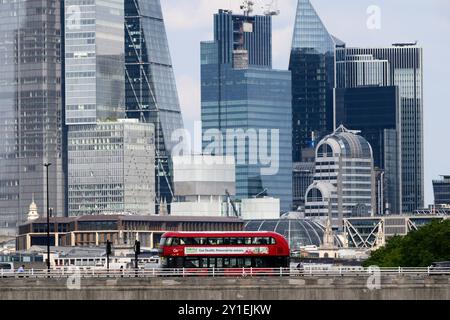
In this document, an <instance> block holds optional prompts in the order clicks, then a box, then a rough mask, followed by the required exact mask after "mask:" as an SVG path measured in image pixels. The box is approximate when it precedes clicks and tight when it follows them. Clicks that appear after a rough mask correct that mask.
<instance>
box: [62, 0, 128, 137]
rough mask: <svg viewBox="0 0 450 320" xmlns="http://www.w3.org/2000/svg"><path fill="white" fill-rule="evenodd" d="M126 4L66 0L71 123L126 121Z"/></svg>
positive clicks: (121, 0)
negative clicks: (120, 119)
mask: <svg viewBox="0 0 450 320" xmlns="http://www.w3.org/2000/svg"><path fill="white" fill-rule="evenodd" d="M123 24H124V0H108V1H101V0H65V55H66V58H65V88H66V125H68V126H69V134H70V131H71V130H72V127H71V126H72V125H79V124H96V123H97V121H104V120H114V119H118V118H124V117H125V71H124V64H125V63H124V54H125V49H124V41H123V39H124V27H123Z"/></svg>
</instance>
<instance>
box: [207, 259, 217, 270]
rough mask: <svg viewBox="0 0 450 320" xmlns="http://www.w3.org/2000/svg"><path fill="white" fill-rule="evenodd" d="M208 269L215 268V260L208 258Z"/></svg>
mask: <svg viewBox="0 0 450 320" xmlns="http://www.w3.org/2000/svg"><path fill="white" fill-rule="evenodd" d="M207 267H208V268H215V267H216V258H208V265H207Z"/></svg>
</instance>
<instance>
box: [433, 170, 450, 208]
mask: <svg viewBox="0 0 450 320" xmlns="http://www.w3.org/2000/svg"><path fill="white" fill-rule="evenodd" d="M433 190H434V204H435V206H441V207H447V208H448V207H450V176H442V178H441V179H440V180H433Z"/></svg>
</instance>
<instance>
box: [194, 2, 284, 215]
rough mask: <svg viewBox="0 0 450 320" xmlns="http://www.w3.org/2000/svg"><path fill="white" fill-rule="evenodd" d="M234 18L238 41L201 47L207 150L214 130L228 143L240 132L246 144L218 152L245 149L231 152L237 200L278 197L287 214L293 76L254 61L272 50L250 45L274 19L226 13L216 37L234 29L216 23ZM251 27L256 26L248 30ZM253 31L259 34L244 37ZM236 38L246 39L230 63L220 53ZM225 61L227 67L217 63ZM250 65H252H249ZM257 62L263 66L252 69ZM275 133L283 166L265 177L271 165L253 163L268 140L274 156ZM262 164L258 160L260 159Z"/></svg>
mask: <svg viewBox="0 0 450 320" xmlns="http://www.w3.org/2000/svg"><path fill="white" fill-rule="evenodd" d="M230 18H231V19H232V21H233V22H234V24H233V25H234V27H233V28H234V29H233V30H234V32H235V33H236V34H238V35H236V38H233V37H228V38H224V39H219V38H215V40H214V41H212V42H202V44H201V63H202V66H201V82H202V93H201V99H202V126H203V134H204V141H203V146H204V148H206V147H207V146H209V145H210V143H211V141H206V139H205V132H206V131H208V130H210V129H213V130H216V131H218V132H220V134H221V135H222V137H223V139H226V138H227V132H230V130H231V132H235V133H237V132H239V131H235V130H240V133H241V134H242V135H241V137H242V139H240V138H237V139H236V140H234V141H225V142H224V143H223V145H220V146H221V147H220V148H219V150H218V152H222V153H225V152H227V145H226V144H227V143H228V142H231V143H233V142H237V144H239V140H241V141H243V142H242V145H243V146H245V151H243V150H239V149H237V148H236V147H235V149H234V150H231V155H234V156H235V158H236V163H237V165H236V197H237V198H239V199H242V198H251V197H253V196H257V195H259V196H262V195H267V196H271V197H275V198H279V199H280V201H281V210H282V211H288V210H290V208H291V206H292V148H291V142H292V128H291V120H292V116H291V110H292V109H291V75H290V72H289V71H280V70H273V69H271V68H270V65H271V61H266V60H264V59H262V60H258V59H257V58H254V59H255V60H252V59H253V58H251V57H252V56H254V57H257V56H259V57H263V56H265V54H261V52H266V53H267V52H270V51H271V41H269V40H267V41H262V42H260V43H259V46H257V47H251V46H250V45H248V44H247V42H246V41H245V39H256V38H258V37H264V35H265V34H266V33H265V31H264V32H263V33H262V34H261V35H260V34H259V33H258V32H259V31H258V30H266V27H269V26H270V23H269V22H270V19H271V18H270V17H247V18H248V20H247V19H244V18H243V16H239V15H232V14H231V13H229V12H227V11H223V10H221V11H219V14H217V15H215V21H216V24H215V27H216V30H215V35H216V37H218V35H220V34H222V33H224V31H223V30H221V29H220V28H222V26H223V25H225V26H229V25H230V24H218V23H217V21H222V20H225V21H229V19H230ZM247 23H248V24H249V25H252V27H249V26H244V25H245V24H247ZM259 23H261V24H262V26H260V25H259ZM233 30H229V32H232V31H233ZM245 30H247V31H245ZM251 32H254V34H253V35H245V36H242V35H239V33H244V34H245V33H251ZM233 39H244V40H242V41H243V42H240V45H239V46H237V47H234V48H235V49H234V50H233V51H232V53H233V56H232V57H230V58H229V59H228V58H227V59H225V58H224V57H223V54H224V52H225V51H223V50H221V49H223V48H225V47H232V48H233V42H232V41H231V40H233ZM245 48H248V49H245ZM260 51H261V52H260ZM226 52H228V51H226ZM224 59H225V60H224ZM221 61H222V63H218V62H221ZM246 61H249V63H248V64H246ZM252 61H253V62H252ZM258 61H260V62H258ZM253 63H255V64H256V63H258V64H259V63H260V64H259V65H257V66H256V65H253V66H252V65H251V64H253ZM264 130H268V131H267V132H268V135H266V136H264V137H262V136H261V134H260V133H261V132H264ZM271 130H278V132H279V148H277V146H276V145H274V150H275V151H274V152H275V154H272V156H275V157H278V158H279V165H278V170H277V171H276V172H275V174H273V175H265V174H264V173H262V172H261V169H262V168H265V167H268V166H267V165H263V164H262V163H261V162H260V161H256V162H252V161H251V160H250V159H251V158H253V159H254V157H256V158H258V155H259V156H261V155H260V154H258V148H261V144H262V141H264V139H265V141H266V142H267V147H268V152H269V153H268V154H267V155H268V156H270V150H271V148H272V139H276V136H274V137H272V135H271ZM252 133H253V134H252ZM255 147H256V150H255ZM229 150H230V149H228V151H229ZM259 150H262V149H259ZM260 152H261V151H260ZM240 159H241V161H240ZM260 159H261V158H260V157H259V159H257V160H260ZM242 160H243V161H242Z"/></svg>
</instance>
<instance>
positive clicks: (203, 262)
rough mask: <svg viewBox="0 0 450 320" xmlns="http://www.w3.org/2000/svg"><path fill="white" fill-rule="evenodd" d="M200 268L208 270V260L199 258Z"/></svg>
mask: <svg viewBox="0 0 450 320" xmlns="http://www.w3.org/2000/svg"><path fill="white" fill-rule="evenodd" d="M199 260H200V268H208V258H200V259H199Z"/></svg>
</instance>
